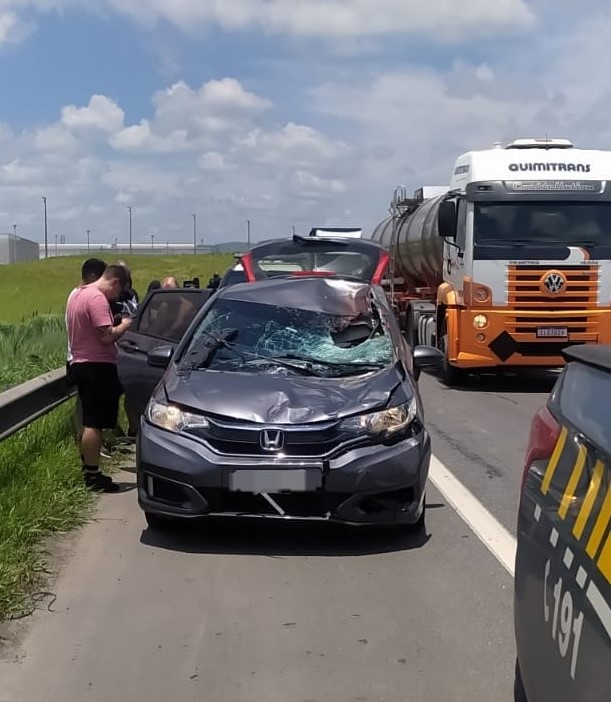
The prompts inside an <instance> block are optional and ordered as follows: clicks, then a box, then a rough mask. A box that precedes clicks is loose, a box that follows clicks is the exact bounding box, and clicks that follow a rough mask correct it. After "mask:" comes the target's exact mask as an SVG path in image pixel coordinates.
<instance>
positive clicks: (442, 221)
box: [437, 200, 456, 239]
mask: <svg viewBox="0 0 611 702" xmlns="http://www.w3.org/2000/svg"><path fill="white" fill-rule="evenodd" d="M437 228H438V229H439V236H442V237H443V238H444V239H456V200H444V201H443V202H441V203H440V204H439V210H438V212H437Z"/></svg>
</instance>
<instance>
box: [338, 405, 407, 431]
mask: <svg viewBox="0 0 611 702" xmlns="http://www.w3.org/2000/svg"><path fill="white" fill-rule="evenodd" d="M417 411H418V408H417V405H416V398H415V397H413V398H412V399H411V400H410V401H409V402H406V403H405V404H403V405H397V406H396V407H389V408H388V409H385V410H381V411H380V412H369V413H368V414H359V415H357V416H356V417H348V419H344V421H343V422H342V423H341V429H342V430H343V431H349V432H352V433H354V434H370V435H372V436H392V435H394V434H398V433H399V432H401V431H403V430H404V429H406V428H407V427H408V426H409V425H410V424H411V423H412V421H413V420H414V417H415V416H416V413H417Z"/></svg>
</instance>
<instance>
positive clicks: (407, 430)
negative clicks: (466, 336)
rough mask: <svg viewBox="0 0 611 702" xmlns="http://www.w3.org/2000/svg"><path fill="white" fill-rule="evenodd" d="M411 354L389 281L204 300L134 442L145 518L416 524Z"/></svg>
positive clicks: (310, 282)
mask: <svg viewBox="0 0 611 702" xmlns="http://www.w3.org/2000/svg"><path fill="white" fill-rule="evenodd" d="M439 361H440V355H439V353H438V352H437V351H436V350H435V349H431V348H428V347H417V348H416V349H415V350H414V351H413V353H412V351H411V350H410V348H409V346H408V345H407V343H406V341H405V339H404V338H403V336H402V334H401V331H400V329H399V327H398V325H397V323H396V321H395V317H394V314H393V312H392V309H391V308H390V306H389V303H388V301H387V299H386V296H385V294H384V291H383V290H382V289H381V288H380V287H378V286H375V285H370V284H369V283H365V282H357V281H350V280H341V279H337V278H333V277H329V278H326V277H320V276H314V277H307V276H306V277H296V278H293V277H283V278H272V279H267V280H262V281H258V282H255V283H244V284H237V285H233V286H231V287H227V288H224V289H222V290H220V291H219V292H218V293H217V294H216V295H215V296H213V297H212V298H210V300H208V301H207V302H206V303H205V304H204V305H203V307H202V309H201V310H200V312H199V313H198V314H197V316H196V317H195V318H194V320H193V322H192V323H191V325H190V326H189V328H188V329H187V331H186V333H185V334H184V336H183V337H182V339H181V341H180V343H179V344H178V345H177V346H176V347H173V346H160V347H157V348H154V349H152V350H151V351H149V353H148V360H147V362H148V364H149V365H150V366H151V367H153V368H162V367H165V372H164V374H163V377H162V379H161V381H160V382H159V384H158V385H157V387H156V388H155V390H154V392H153V394H152V396H151V398H150V400H149V402H148V405H147V407H146V410H145V412H144V415H143V417H142V418H141V427H140V432H139V435H138V441H137V472H138V499H139V504H140V506H141V507H142V509H143V510H144V512H145V515H146V519H147V521H148V524H149V526H150V527H152V528H163V527H166V526H167V525H168V524H169V523H171V522H172V521H174V520H177V519H199V518H202V517H208V516H215V515H216V516H218V515H222V516H236V517H265V518H276V519H288V518H293V519H304V520H307V519H316V520H334V521H338V522H343V523H348V524H353V525H404V526H407V527H410V528H414V529H420V528H422V527H423V526H424V515H425V486H426V480H427V475H428V469H429V460H430V450H431V449H430V439H429V435H428V433H427V431H426V429H425V426H424V418H423V408H422V402H421V399H420V396H419V393H418V389H417V385H416V383H415V379H414V373H415V372H417V370H419V369H420V368H422V367H425V366H435V365H438V364H439Z"/></svg>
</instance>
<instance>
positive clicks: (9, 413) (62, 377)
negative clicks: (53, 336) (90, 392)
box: [0, 368, 76, 441]
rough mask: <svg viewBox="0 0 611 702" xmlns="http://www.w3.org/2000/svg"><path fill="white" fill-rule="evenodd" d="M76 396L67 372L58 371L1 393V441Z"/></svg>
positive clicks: (61, 369) (44, 374)
mask: <svg viewBox="0 0 611 702" xmlns="http://www.w3.org/2000/svg"><path fill="white" fill-rule="evenodd" d="M75 394H76V390H75V389H74V388H72V387H70V386H69V385H68V382H67V380H66V369H65V368H57V369H56V370H54V371H50V372H49V373H43V374H42V375H39V376H38V377H37V378H33V379H32V380H28V381H27V382H26V383H22V384H21V385H16V386H15V387H14V388H11V389H10V390H6V391H5V392H2V393H0V441H2V440H3V439H6V438H7V437H9V436H11V435H12V434H14V433H15V432H17V431H19V430H20V429H23V428H24V427H26V426H27V425H28V424H30V423H31V422H33V421H34V420H35V419H38V418H39V417H42V416H43V415H45V414H47V413H48V412H51V411H52V410H54V409H55V408H56V407H59V405H61V404H63V403H64V402H66V400H69V399H70V398H71V397H73V396H74V395H75Z"/></svg>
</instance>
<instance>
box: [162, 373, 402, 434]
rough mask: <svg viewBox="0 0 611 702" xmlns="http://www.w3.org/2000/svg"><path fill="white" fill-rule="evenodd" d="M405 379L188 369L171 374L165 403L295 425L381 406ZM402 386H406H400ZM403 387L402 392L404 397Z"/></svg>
mask: <svg viewBox="0 0 611 702" xmlns="http://www.w3.org/2000/svg"><path fill="white" fill-rule="evenodd" d="M404 382H405V381H404V380H403V378H402V376H401V375H400V371H399V369H398V368H397V367H396V366H389V367H388V368H384V369H383V370H380V371H377V372H375V373H373V374H371V373H369V374H367V375H364V376H356V377H349V378H316V377H310V376H307V377H306V376H293V375H290V376H288V375H280V374H277V375H276V374H268V373H252V374H251V373H232V372H222V371H192V372H190V373H187V374H185V375H178V374H176V373H170V374H169V377H167V378H166V381H165V383H164V388H165V392H166V395H167V399H168V400H169V401H170V402H172V403H176V404H179V405H183V406H186V407H189V408H191V409H193V410H197V411H199V412H203V413H205V414H211V415H217V416H223V417H232V418H235V419H238V420H242V421H248V422H258V423H263V424H299V423H304V422H319V421H324V420H328V419H336V418H341V417H346V416H349V415H352V414H356V413H358V412H367V411H369V410H376V409H381V408H383V407H386V405H387V404H388V402H389V400H390V397H391V395H392V394H393V393H394V392H395V391H396V390H397V388H398V387H399V386H402V384H403V383H404ZM403 387H404V388H405V386H403ZM406 391H407V392H409V390H408V389H407V388H405V389H402V391H401V394H402V395H404V397H401V398H400V399H399V402H401V401H405V400H407V399H408V397H409V395H408V394H406Z"/></svg>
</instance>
